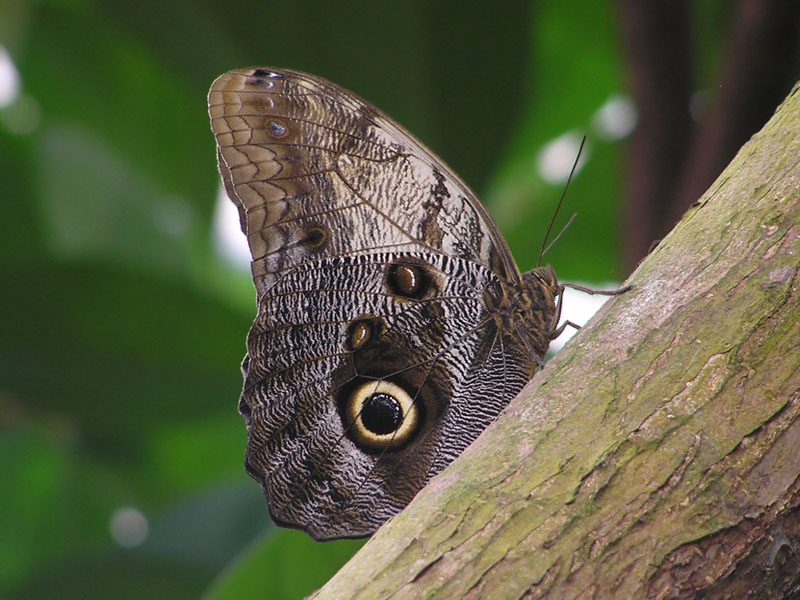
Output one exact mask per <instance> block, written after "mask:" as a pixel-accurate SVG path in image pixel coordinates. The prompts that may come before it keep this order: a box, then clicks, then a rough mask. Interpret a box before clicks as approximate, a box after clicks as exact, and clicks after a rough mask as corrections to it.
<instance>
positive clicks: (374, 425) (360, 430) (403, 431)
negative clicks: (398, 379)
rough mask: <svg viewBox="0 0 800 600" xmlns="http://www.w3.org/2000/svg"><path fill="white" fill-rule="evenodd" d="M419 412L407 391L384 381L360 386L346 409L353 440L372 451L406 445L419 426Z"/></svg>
mask: <svg viewBox="0 0 800 600" xmlns="http://www.w3.org/2000/svg"><path fill="white" fill-rule="evenodd" d="M419 412H420V411H419V408H418V407H417V405H416V403H415V402H414V400H413V399H412V398H411V396H410V395H409V394H408V392H406V391H405V390H404V389H403V388H402V387H400V386H399V385H397V384H395V383H392V382H391V381H387V380H385V379H379V380H376V381H366V382H364V383H362V384H361V385H359V386H358V387H357V388H355V389H354V390H353V391H352V392H351V393H350V396H349V397H348V398H347V403H346V408H345V414H346V417H347V421H348V425H349V429H350V431H349V433H350V436H351V438H352V439H353V441H354V442H356V443H357V444H358V445H360V446H365V447H367V448H369V449H372V450H385V449H390V450H391V449H397V448H400V447H402V446H405V445H406V444H407V443H408V442H409V441H411V438H412V437H413V435H414V433H416V431H417V429H418V427H419V422H420V414H419Z"/></svg>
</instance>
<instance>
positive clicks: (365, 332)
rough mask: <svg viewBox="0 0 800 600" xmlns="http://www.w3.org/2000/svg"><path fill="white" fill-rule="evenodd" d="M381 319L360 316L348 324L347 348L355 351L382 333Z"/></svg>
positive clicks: (345, 344)
mask: <svg viewBox="0 0 800 600" xmlns="http://www.w3.org/2000/svg"><path fill="white" fill-rule="evenodd" d="M380 328H381V321H380V319H379V318H377V317H371V316H364V317H359V318H358V319H356V320H355V321H353V322H352V323H350V325H348V326H347V334H346V340H345V343H344V347H345V350H349V351H350V352H353V351H355V350H359V349H360V348H363V347H364V346H366V345H367V343H368V342H369V341H370V340H373V339H375V338H376V337H377V336H378V335H379V334H380Z"/></svg>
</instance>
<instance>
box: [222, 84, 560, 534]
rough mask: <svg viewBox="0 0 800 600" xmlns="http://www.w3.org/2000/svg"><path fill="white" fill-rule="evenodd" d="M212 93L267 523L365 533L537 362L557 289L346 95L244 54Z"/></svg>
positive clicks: (492, 412)
mask: <svg viewBox="0 0 800 600" xmlns="http://www.w3.org/2000/svg"><path fill="white" fill-rule="evenodd" d="M208 103H209V114H210V116H211V127H212V129H213V132H214V135H215V136H216V141H217V157H218V162H219V170H220V174H221V176H222V181H223V183H224V185H225V190H226V192H227V195H228V197H229V198H230V199H231V200H232V201H233V203H234V204H235V205H236V207H237V208H238V209H239V216H240V220H241V226H242V230H243V231H244V233H245V235H246V236H247V240H248V243H249V245H250V251H251V253H252V271H253V279H254V282H255V287H256V291H257V295H258V315H257V316H256V319H255V322H254V323H253V327H252V329H251V330H250V334H249V336H248V338H247V355H246V356H245V358H244V361H243V364H242V371H243V372H244V377H245V383H244V390H243V392H242V396H241V400H240V402H239V410H240V412H241V413H242V415H243V416H244V418H245V420H246V422H247V427H248V431H249V439H248V445H247V454H246V460H245V465H246V468H247V472H248V473H249V474H250V475H251V476H252V477H254V478H255V479H256V480H258V481H259V482H260V483H261V485H262V487H263V489H264V493H265V495H266V498H267V503H268V505H269V511H270V514H271V515H272V518H273V519H274V520H275V521H276V522H277V523H279V524H281V525H285V526H289V527H295V528H298V529H302V530H304V531H306V532H307V533H308V534H309V535H311V536H312V537H313V538H315V539H317V540H329V539H335V538H342V537H361V536H365V535H369V534H371V533H372V532H374V531H375V530H376V529H377V528H378V527H379V526H380V525H381V524H382V523H383V522H384V521H386V520H387V519H388V518H389V517H391V516H392V515H394V514H395V513H397V512H398V511H400V510H401V509H402V508H403V507H405V506H406V504H408V502H410V501H411V499H412V498H413V497H414V495H415V494H416V493H417V492H418V491H419V490H420V488H422V486H424V485H425V483H426V482H427V481H428V480H429V479H430V478H431V477H433V476H434V475H435V474H437V473H438V472H439V471H441V470H442V469H443V468H444V467H445V466H447V465H448V464H449V463H450V462H451V461H452V460H453V459H454V458H456V457H457V456H458V455H459V454H460V453H461V452H462V451H463V450H464V448H466V447H467V446H468V445H469V444H470V443H471V442H472V441H473V440H474V439H475V438H476V437H477V436H478V434H480V433H481V432H482V431H483V430H484V429H485V428H486V426H487V425H489V423H491V422H492V421H493V420H494V419H495V417H496V416H497V414H498V413H499V412H500V411H501V410H502V409H503V408H504V407H505V406H506V405H507V404H508V402H509V401H510V400H511V399H512V398H513V397H514V396H515V395H516V394H517V392H519V391H520V390H521V389H522V387H523V386H524V385H525V384H526V383H527V382H528V381H529V380H530V379H531V377H532V376H533V374H534V372H535V371H536V370H537V368H538V367H540V366H541V365H542V359H543V357H544V355H545V353H546V352H547V348H548V346H549V344H550V340H551V339H553V338H554V337H556V336H557V334H558V333H560V331H559V329H558V328H557V323H558V321H559V313H560V307H561V297H562V293H563V290H564V286H563V284H559V282H558V280H557V279H556V275H555V272H554V271H553V269H552V268H551V267H550V266H545V267H539V268H536V269H533V270H532V271H530V272H528V273H525V274H521V273H520V271H519V269H518V268H517V266H516V264H515V262H514V259H513V258H512V256H511V253H510V251H509V249H508V246H507V244H506V242H505V240H504V239H503V237H502V236H501V234H500V232H499V231H498V229H497V227H496V226H495V224H494V223H493V222H492V219H491V218H490V217H489V214H488V213H487V212H486V210H485V209H484V208H483V206H482V205H481V204H480V202H479V201H478V200H477V198H476V197H475V195H474V194H473V193H472V192H471V191H470V190H469V189H468V188H467V186H466V185H465V184H464V183H463V182H462V181H461V180H460V179H459V178H458V177H457V176H456V175H455V174H453V173H452V172H451V171H450V170H449V169H448V168H447V167H445V166H444V165H443V164H442V162H441V161H440V160H439V159H438V158H436V157H435V156H434V155H433V153H432V152H430V151H429V150H428V149H427V148H425V147H424V146H423V145H422V144H421V143H420V142H418V141H417V140H416V139H414V138H413V137H412V136H411V135H410V134H409V133H408V132H406V131H405V130H404V129H403V128H402V127H400V126H399V125H397V124H396V123H395V122H394V121H392V120H391V119H390V118H388V117H387V116H386V115H384V114H383V113H381V112H380V111H379V110H377V109H376V108H375V107H373V106H372V105H370V104H369V103H367V102H365V101H364V100H362V99H360V98H359V97H357V96H356V95H354V94H352V93H350V92H348V91H346V90H344V89H342V88H340V87H338V86H336V85H334V84H332V83H330V82H328V81H325V80H324V79H321V78H318V77H314V76H312V75H306V74H303V73H298V72H295V71H289V70H282V69H281V70H279V69H269V68H256V69H241V70H236V71H231V72H229V73H226V74H225V75H222V76H221V77H219V78H218V79H217V80H216V81H215V82H214V84H213V85H212V86H211V91H210V92H209V95H208Z"/></svg>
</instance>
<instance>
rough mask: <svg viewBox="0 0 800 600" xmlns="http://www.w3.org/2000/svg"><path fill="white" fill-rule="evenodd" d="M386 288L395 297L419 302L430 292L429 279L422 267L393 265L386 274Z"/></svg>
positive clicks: (407, 264)
mask: <svg viewBox="0 0 800 600" xmlns="http://www.w3.org/2000/svg"><path fill="white" fill-rule="evenodd" d="M386 286H387V288H388V289H389V293H391V294H393V295H395V296H401V297H403V298H412V299H414V300H419V299H420V298H423V297H424V296H425V295H426V294H427V293H428V291H429V290H430V288H431V277H430V274H429V273H428V271H427V270H426V269H425V268H424V267H423V266H422V265H419V264H414V263H393V264H391V265H389V269H388V270H387V272H386Z"/></svg>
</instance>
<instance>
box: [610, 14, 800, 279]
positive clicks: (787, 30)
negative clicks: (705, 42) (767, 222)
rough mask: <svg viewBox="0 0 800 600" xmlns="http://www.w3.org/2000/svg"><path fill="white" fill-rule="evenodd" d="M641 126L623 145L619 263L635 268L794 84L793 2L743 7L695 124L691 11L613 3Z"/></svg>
mask: <svg viewBox="0 0 800 600" xmlns="http://www.w3.org/2000/svg"><path fill="white" fill-rule="evenodd" d="M620 20H621V26H622V32H623V38H624V41H625V47H626V53H627V58H628V63H629V76H630V87H631V91H632V93H633V97H634V101H635V103H636V106H637V109H638V111H639V122H638V125H637V129H636V132H635V133H634V135H633V137H632V139H631V142H630V157H629V161H628V171H629V173H628V181H629V188H628V190H627V193H628V201H627V204H626V206H625V209H624V210H625V215H626V223H627V228H626V231H627V232H628V233H627V241H626V252H625V259H626V262H627V264H628V266H629V267H632V266H633V265H635V264H636V263H637V262H638V261H639V260H641V258H642V257H643V256H645V254H647V251H648V249H649V247H650V245H651V244H652V242H653V241H655V240H657V239H659V238H661V237H663V236H664V235H665V234H666V233H667V232H668V231H669V230H670V229H671V228H672V226H673V225H674V224H675V222H676V221H677V220H678V219H679V218H680V217H681V215H682V214H683V213H684V212H685V211H686V209H687V208H688V207H689V206H690V205H691V204H692V203H693V202H694V201H696V200H697V199H698V198H699V197H700V195H701V194H702V193H703V192H704V191H705V190H706V189H707V188H708V186H709V185H710V184H711V183H712V182H713V181H714V179H715V178H716V177H717V176H718V175H719V174H720V173H721V172H722V169H723V168H724V167H725V166H726V165H727V164H728V162H730V160H731V159H732V158H733V156H734V155H735V154H736V152H737V150H738V149H739V148H740V147H741V146H742V145H743V144H744V142H745V141H747V139H748V138H749V137H750V136H751V135H752V134H753V133H755V132H756V131H758V130H759V128H760V127H761V126H762V125H763V124H764V123H766V121H767V120H768V119H769V117H770V116H771V115H772V113H773V111H774V110H775V107H776V106H777V105H778V104H779V103H780V101H781V100H782V99H783V98H784V96H785V95H786V94H787V93H788V91H789V90H790V89H791V86H792V84H793V83H794V82H795V81H796V79H797V78H798V72H800V68H798V53H799V52H800V2H798V1H797V0H741V2H739V4H738V9H737V14H736V17H735V19H734V21H733V23H732V26H731V31H730V34H729V39H728V43H727V47H726V49H725V50H726V51H725V53H724V54H723V59H722V61H723V62H722V64H721V65H720V77H719V80H718V81H715V82H712V83H711V86H712V90H711V91H712V92H713V93H712V97H711V104H710V105H709V107H708V110H707V111H706V112H705V113H704V114H703V115H701V120H700V121H699V122H698V123H692V121H691V118H690V113H689V101H690V98H691V93H692V91H693V89H694V85H693V83H692V78H691V63H692V60H691V59H692V50H691V36H690V29H691V28H690V21H691V17H690V7H689V5H688V4H687V2H686V1H685V0H679V1H676V0H656V1H653V2H640V1H638V0H620Z"/></svg>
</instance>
